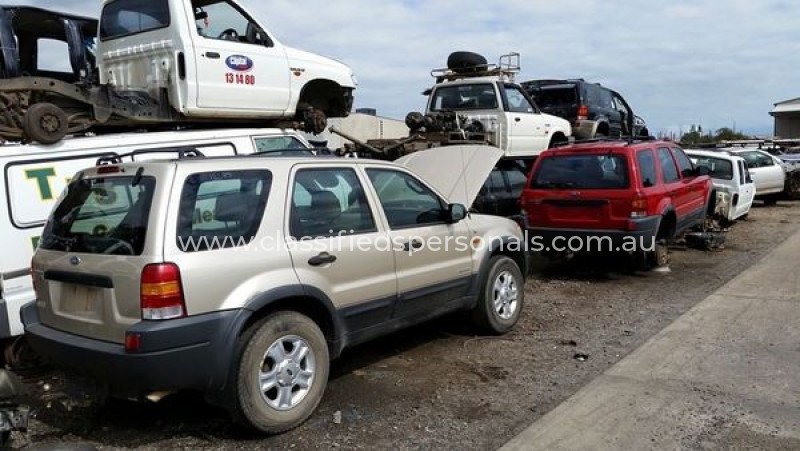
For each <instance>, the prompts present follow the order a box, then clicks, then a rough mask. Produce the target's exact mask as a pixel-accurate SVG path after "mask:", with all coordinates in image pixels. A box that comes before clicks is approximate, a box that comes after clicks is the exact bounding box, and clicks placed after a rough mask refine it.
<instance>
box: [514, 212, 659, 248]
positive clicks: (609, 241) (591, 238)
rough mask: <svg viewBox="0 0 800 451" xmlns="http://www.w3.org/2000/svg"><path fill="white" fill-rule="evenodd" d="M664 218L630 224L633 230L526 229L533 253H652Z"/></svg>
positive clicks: (648, 219)
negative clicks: (629, 251)
mask: <svg viewBox="0 0 800 451" xmlns="http://www.w3.org/2000/svg"><path fill="white" fill-rule="evenodd" d="M660 222H661V216H649V217H646V218H641V219H632V220H630V224H631V226H630V227H629V229H630V230H610V229H569V228H552V227H532V226H528V227H527V228H526V232H527V239H528V244H529V246H530V249H531V250H533V251H538V252H541V251H545V252H567V251H571V252H608V251H622V250H638V249H643V248H644V249H650V248H651V247H652V245H653V243H655V237H656V235H657V233H658V227H659V225H660Z"/></svg>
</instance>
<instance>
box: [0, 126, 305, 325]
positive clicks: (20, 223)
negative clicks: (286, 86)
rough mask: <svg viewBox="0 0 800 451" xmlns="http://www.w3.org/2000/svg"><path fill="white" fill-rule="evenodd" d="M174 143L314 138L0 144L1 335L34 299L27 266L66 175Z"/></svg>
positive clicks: (170, 135) (283, 137)
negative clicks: (48, 144)
mask: <svg viewBox="0 0 800 451" xmlns="http://www.w3.org/2000/svg"><path fill="white" fill-rule="evenodd" d="M176 148H181V149H187V148H190V149H196V150H197V151H198V152H200V153H202V154H203V155H204V156H207V157H211V156H230V155H236V154H252V153H255V152H265V153H266V152H276V151H284V150H287V151H288V150H291V151H292V152H294V151H298V152H302V151H308V152H310V150H308V149H311V145H310V144H309V143H308V141H307V140H306V139H305V138H304V137H303V136H302V135H301V134H300V133H298V132H296V131H294V130H283V129H231V130H203V131H194V130H192V131H189V130H185V131H171V132H155V133H126V134H114V135H105V136H96V137H79V138H77V137H76V138H68V139H65V140H64V141H61V142H60V143H58V144H55V145H51V146H43V145H38V144H30V145H19V144H5V145H0V168H1V169H2V171H3V179H2V181H3V183H2V184H0V240H1V241H2V252H0V339H6V338H9V337H14V336H17V335H21V334H22V333H23V328H22V323H21V321H20V317H19V309H20V307H22V305H24V304H26V303H28V302H30V301H32V300H34V293H33V288H32V286H31V278H30V275H29V270H28V267H29V266H30V261H31V257H32V256H33V251H34V249H36V246H37V243H38V240H39V235H40V233H41V231H42V228H43V226H44V223H45V221H46V220H47V217H48V216H49V214H50V210H51V209H52V207H53V204H54V202H55V200H56V198H58V196H59V195H60V193H61V191H62V190H63V189H64V188H65V187H66V185H67V181H68V180H69V179H70V178H72V177H73V176H74V175H75V174H76V173H77V172H78V171H80V170H82V169H85V168H87V167H92V166H95V165H96V164H97V162H98V159H101V158H118V159H119V160H121V161H135V160H143V159H149V160H152V159H166V158H174V157H176V156H177V153H178V152H179V150H175V149H176ZM120 157H121V158H120Z"/></svg>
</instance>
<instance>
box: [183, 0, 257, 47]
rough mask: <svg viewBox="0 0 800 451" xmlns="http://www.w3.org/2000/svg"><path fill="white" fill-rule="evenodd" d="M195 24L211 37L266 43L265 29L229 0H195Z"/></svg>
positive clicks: (199, 29) (193, 2)
mask: <svg viewBox="0 0 800 451" xmlns="http://www.w3.org/2000/svg"><path fill="white" fill-rule="evenodd" d="M192 7H193V8H194V17H195V26H196V28H197V33H198V34H199V35H200V36H203V37H205V38H209V39H220V40H225V41H234V42H242V43H246V44H260V45H266V44H268V43H269V40H268V38H267V35H266V33H264V30H262V29H261V28H259V27H258V26H257V25H256V24H255V23H254V22H253V21H252V20H250V18H249V17H247V16H246V15H245V14H244V13H243V12H242V11H240V10H239V9H238V8H236V7H235V6H233V4H231V3H230V2H228V1H227V0H216V1H214V0H211V1H209V0H193V1H192Z"/></svg>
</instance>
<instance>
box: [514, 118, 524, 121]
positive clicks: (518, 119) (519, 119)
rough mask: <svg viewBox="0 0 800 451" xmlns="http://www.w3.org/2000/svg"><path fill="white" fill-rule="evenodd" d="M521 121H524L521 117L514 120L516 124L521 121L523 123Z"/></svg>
mask: <svg viewBox="0 0 800 451" xmlns="http://www.w3.org/2000/svg"><path fill="white" fill-rule="evenodd" d="M521 120H522V118H521V117H515V118H514V122H519V121H521Z"/></svg>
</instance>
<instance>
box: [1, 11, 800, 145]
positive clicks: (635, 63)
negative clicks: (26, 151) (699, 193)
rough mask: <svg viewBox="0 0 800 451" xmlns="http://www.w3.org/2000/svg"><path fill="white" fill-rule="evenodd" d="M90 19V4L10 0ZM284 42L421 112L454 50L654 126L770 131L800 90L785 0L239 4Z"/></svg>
mask: <svg viewBox="0 0 800 451" xmlns="http://www.w3.org/2000/svg"><path fill="white" fill-rule="evenodd" d="M13 3H16V4H18V3H23V4H31V5H35V6H39V7H45V8H56V9H58V10H60V11H65V12H74V13H80V14H84V15H92V16H97V15H99V11H100V4H101V2H100V0H21V1H20V0H16V1H13ZM240 3H241V4H242V5H244V7H245V8H246V9H248V10H249V11H250V12H251V13H252V15H253V16H254V17H255V18H256V19H257V20H258V21H259V22H261V24H262V25H264V26H265V27H266V28H267V30H268V31H269V32H270V33H271V34H272V35H274V36H275V37H276V38H277V40H279V41H280V42H282V43H283V44H285V45H289V46H292V47H296V48H300V49H303V50H308V51H312V52H315V53H319V54H322V55H325V56H330V57H333V58H335V59H337V60H340V61H342V62H345V63H347V64H348V65H350V66H351V67H352V68H353V70H354V71H355V73H356V76H357V77H358V80H359V87H358V90H357V91H356V102H355V103H356V107H358V108H360V107H369V108H376V109H377V110H378V114H380V115H382V116H388V117H393V118H400V119H402V118H404V117H405V115H406V113H408V112H410V111H420V110H422V109H424V107H425V98H424V96H422V95H421V93H422V91H423V90H425V89H426V88H428V87H430V86H431V85H432V84H433V79H432V78H431V76H430V71H431V70H432V69H434V68H440V67H444V66H445V65H446V61H447V56H448V55H449V54H450V52H452V51H457V50H469V51H474V52H478V53H481V54H483V55H485V56H486V57H487V59H488V60H489V61H490V62H493V61H497V59H498V57H499V56H500V55H501V54H503V53H508V52H512V51H513V52H519V53H521V54H522V72H521V73H520V74H519V76H518V79H517V80H518V81H525V80H529V79H537V78H584V79H586V80H587V81H592V82H599V83H602V84H603V85H605V86H608V87H610V88H612V89H614V90H616V91H618V92H620V93H621V94H622V95H623V97H625V98H626V100H627V101H628V103H629V104H630V105H631V106H632V107H633V108H634V110H635V111H636V113H637V114H638V115H639V116H642V117H643V118H644V119H645V120H646V121H647V123H648V125H649V127H650V130H651V132H654V133H655V132H677V131H679V130H683V131H687V130H688V129H689V127H690V126H691V125H692V124H699V125H702V127H703V129H704V130H715V129H718V128H720V127H734V126H735V127H736V129H737V130H742V131H745V132H747V133H751V134H760V135H768V134H770V133H771V132H772V123H773V122H772V118H771V116H769V111H770V110H771V109H772V108H773V104H774V103H776V102H779V101H782V100H786V99H790V98H795V97H800V58H798V55H797V52H798V50H800V27H798V20H800V2H798V1H796V0H693V1H682V0H672V1H662V0H647V1H642V0H605V1H600V0H557V1H554V0H503V1H501V2H500V1H483V2H479V1H476V0H459V1H455V0H428V1H422V0H381V1H375V0H346V1H338V2H331V1H329V0H327V1H324V0H303V1H297V0H275V1H272V0H240Z"/></svg>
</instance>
